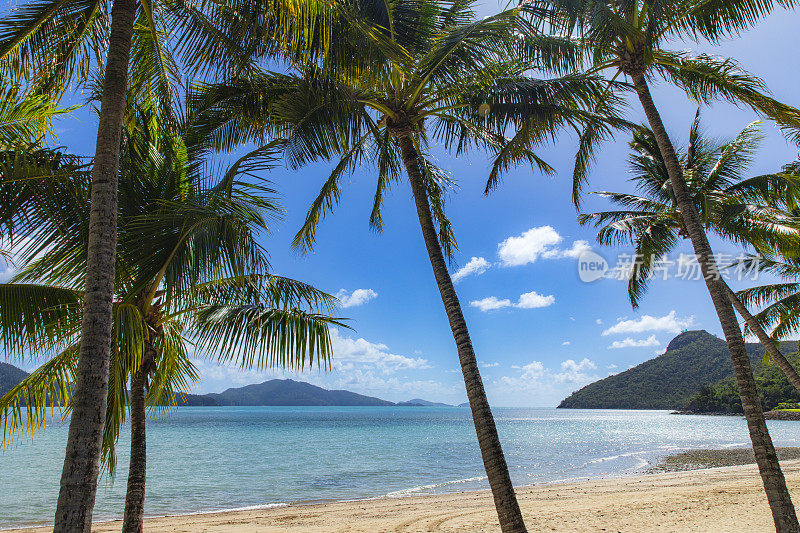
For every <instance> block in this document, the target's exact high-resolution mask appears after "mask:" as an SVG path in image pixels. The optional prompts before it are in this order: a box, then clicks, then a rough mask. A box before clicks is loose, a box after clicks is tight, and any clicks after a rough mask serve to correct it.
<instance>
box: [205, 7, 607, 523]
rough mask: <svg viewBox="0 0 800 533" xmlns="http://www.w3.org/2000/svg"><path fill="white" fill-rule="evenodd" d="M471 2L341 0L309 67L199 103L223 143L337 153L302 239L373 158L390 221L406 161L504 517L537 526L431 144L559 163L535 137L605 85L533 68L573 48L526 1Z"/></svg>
mask: <svg viewBox="0 0 800 533" xmlns="http://www.w3.org/2000/svg"><path fill="white" fill-rule="evenodd" d="M473 6H474V2H472V1H456V2H449V1H445V0H423V1H417V0H414V1H407V0H400V1H397V2H392V3H388V4H384V3H377V4H376V3H372V2H359V1H355V0H354V1H352V2H347V3H343V4H341V6H340V10H339V13H340V16H341V19H340V20H341V21H343V22H342V23H341V26H340V27H338V29H337V32H339V33H337V35H340V37H341V38H340V39H339V40H338V41H337V43H336V46H335V47H332V48H331V50H329V52H328V54H326V56H325V57H324V58H323V61H321V62H319V63H315V64H313V65H305V66H303V65H297V66H296V69H295V72H297V73H295V72H290V73H289V74H277V73H269V72H263V73H260V74H257V73H253V74H252V75H250V76H248V77H246V78H236V79H233V80H231V81H230V82H228V83H225V84H220V85H214V86H203V87H200V88H199V90H198V92H197V94H196V95H195V97H194V107H195V109H196V110H197V112H198V113H199V114H200V115H201V116H205V117H208V118H207V120H208V122H209V124H210V126H209V127H208V128H206V131H205V137H206V138H207V139H208V141H207V142H208V143H210V144H211V145H213V146H215V147H218V148H230V145H228V144H226V140H225V139H230V132H231V131H232V130H234V131H238V132H240V134H239V140H240V141H241V140H245V139H248V138H250V139H253V138H254V139H261V138H264V137H267V136H268V135H270V134H272V135H277V136H279V137H281V138H285V139H286V142H287V148H286V153H287V156H288V159H289V162H290V163H291V164H293V165H302V164H305V163H307V162H309V161H313V160H319V159H323V160H332V161H336V165H335V167H334V169H333V171H332V173H331V175H330V176H329V177H328V179H327V181H326V182H325V184H324V185H323V187H322V190H321V191H320V193H319V195H318V196H317V198H316V200H315V201H314V202H313V204H312V206H311V208H310V209H309V211H308V214H307V217H306V220H305V223H304V224H303V226H302V228H301V229H300V231H299V232H298V233H297V235H296V236H295V240H294V243H295V246H297V247H298V248H301V249H304V250H308V249H310V248H312V247H313V245H314V243H315V232H316V229H317V227H318V225H319V224H320V222H321V220H322V218H323V217H324V216H325V214H326V213H328V212H329V211H332V210H333V209H334V207H335V205H336V204H337V203H338V200H339V197H340V194H341V190H340V181H341V179H342V177H343V176H346V175H348V174H350V173H352V172H354V171H355V170H356V169H357V168H360V166H361V165H362V164H369V163H372V164H374V168H375V169H376V177H377V185H376V192H375V197H374V202H373V207H372V213H371V216H370V220H369V222H370V225H371V226H372V227H373V228H374V229H376V230H380V229H381V228H382V227H383V224H384V222H383V219H382V216H381V205H382V201H383V198H384V196H385V194H386V193H387V192H388V190H389V187H390V186H391V185H392V184H394V183H396V182H399V181H400V180H401V178H402V171H403V170H405V173H406V175H407V177H408V183H409V185H410V188H411V193H412V196H413V199H414V204H415V207H416V212H417V217H418V220H419V224H420V229H421V231H422V237H423V240H424V242H425V247H426V250H427V252H428V257H429V259H430V263H431V267H432V269H433V274H434V278H435V280H436V283H437V285H438V288H439V292H440V295H441V298H442V303H443V304H444V308H445V312H446V314H447V318H448V320H449V323H450V327H451V330H452V334H453V338H454V340H455V344H456V348H457V351H458V357H459V362H460V364H461V370H462V373H463V377H464V383H465V386H466V391H467V397H468V399H469V404H470V408H471V411H472V417H473V421H474V425H475V431H476V433H477V437H478V444H479V447H480V450H481V455H482V458H483V463H484V468H485V470H486V474H487V477H488V480H489V484H490V486H491V489H492V494H493V496H494V501H495V506H496V508H497V513H498V517H499V522H500V525H501V528H502V530H503V531H505V532H510V531H515V532H516V531H524V530H525V525H524V522H523V517H522V514H521V512H520V509H519V505H518V503H517V499H516V496H515V493H514V488H513V486H512V483H511V478H510V476H509V472H508V467H507V465H506V461H505V457H504V455H503V451H502V447H501V445H500V440H499V437H498V433H497V429H496V426H495V422H494V418H493V416H492V412H491V409H490V406H489V403H488V401H487V398H486V393H485V391H484V387H483V382H482V380H481V377H480V372H479V370H478V365H477V362H476V357H475V353H474V350H473V346H472V341H471V339H470V336H469V331H468V328H467V323H466V320H465V319H464V316H463V312H462V308H461V305H460V303H459V300H458V296H457V295H456V291H455V289H454V287H453V282H452V280H451V278H450V275H449V273H448V259H449V258H450V256H451V254H452V253H453V251H454V250H455V249H456V242H455V240H454V234H453V228H452V227H451V225H450V222H449V221H448V219H447V217H446V214H445V209H444V200H445V195H446V193H447V189H448V187H449V184H450V178H449V176H447V175H446V174H445V173H443V172H442V171H441V170H440V169H438V168H437V167H436V166H435V165H434V164H433V163H432V162H431V158H430V156H429V151H430V149H431V147H432V145H433V144H434V143H437V144H440V145H441V146H443V147H444V148H445V149H447V150H450V151H452V152H454V153H455V154H461V153H462V152H464V151H466V150H468V149H470V148H482V149H488V150H490V151H491V152H492V153H493V155H494V160H493V163H492V170H491V174H490V179H491V180H492V182H496V181H497V180H498V179H499V177H500V174H501V173H502V172H503V171H504V170H505V169H506V168H508V167H509V166H512V165H514V164H516V163H518V162H520V161H523V162H526V163H529V164H532V165H533V166H535V167H538V168H539V169H541V170H543V171H545V172H549V171H551V170H552V169H551V168H550V167H549V166H548V165H547V163H546V162H544V161H543V160H542V159H541V158H540V157H539V156H538V155H537V154H536V153H535V152H533V151H532V150H531V149H529V148H528V146H530V145H531V144H533V143H535V142H536V141H540V140H542V139H545V138H548V137H550V136H552V135H553V134H554V132H555V131H557V130H558V128H559V127H562V126H572V127H575V128H579V127H580V128H582V127H583V124H584V122H585V121H595V120H600V116H599V115H598V114H595V113H592V112H591V111H590V110H591V109H592V108H593V107H594V106H595V105H597V102H598V101H599V99H600V98H601V96H602V95H603V94H604V91H605V86H604V85H602V84H600V83H598V80H597V79H595V78H593V77H588V76H580V75H569V76H564V77H560V78H554V79H537V78H534V77H532V76H531V75H530V70H529V69H530V68H531V65H532V64H533V63H534V62H535V63H536V64H548V63H549V62H551V61H553V62H555V61H566V62H568V61H569V56H568V55H565V56H564V57H563V58H562V57H559V55H558V54H557V53H553V52H552V51H551V50H550V49H548V48H546V47H544V46H541V43H542V42H546V41H547V37H546V36H541V35H535V34H533V33H531V32H529V31H528V29H529V28H528V27H527V26H526V24H524V21H523V20H522V19H521V18H520V17H519V10H517V9H510V10H507V11H503V12H501V13H499V14H497V15H494V16H490V17H486V18H483V19H476V17H475V13H474V11H473ZM517 56H519V57H520V59H517V58H516V57H517ZM511 129H513V130H514V135H513V137H512V138H511V139H508V138H506V137H505V133H506V131H507V130H511ZM222 136H224V138H223V137H222Z"/></svg>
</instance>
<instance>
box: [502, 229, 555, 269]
mask: <svg viewBox="0 0 800 533" xmlns="http://www.w3.org/2000/svg"><path fill="white" fill-rule="evenodd" d="M561 240H562V237H561V235H559V234H558V232H557V231H556V230H555V229H553V227H552V226H540V227H537V228H531V229H529V230H528V231H526V232H525V233H523V234H522V235H519V236H517V237H509V238H507V239H506V240H504V241H503V242H501V243H500V244H498V245H497V254H498V255H499V256H500V260H501V261H503V264H504V265H505V266H522V265H527V264H528V263H533V262H535V261H536V260H537V259H538V258H539V256H541V255H542V254H543V253H545V252H546V251H548V250H549V249H551V247H553V246H555V245H556V244H558V243H560V242H561Z"/></svg>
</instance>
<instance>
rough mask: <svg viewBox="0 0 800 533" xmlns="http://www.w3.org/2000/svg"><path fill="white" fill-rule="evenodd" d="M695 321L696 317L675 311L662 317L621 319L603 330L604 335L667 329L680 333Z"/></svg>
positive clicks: (644, 316) (647, 316)
mask: <svg viewBox="0 0 800 533" xmlns="http://www.w3.org/2000/svg"><path fill="white" fill-rule="evenodd" d="M693 323H694V317H693V316H690V317H687V318H678V316H677V315H676V314H675V311H674V310H672V311H670V312H669V314H667V315H664V316H662V317H655V316H650V315H642V317H641V318H639V319H632V320H619V321H618V322H617V323H616V324H614V325H613V326H611V327H610V328H608V329H607V330H605V331H603V335H617V334H624V333H643V332H645V331H667V332H669V333H680V332H681V331H683V330H684V329H686V328H688V327H689V326H691V325H692V324H693Z"/></svg>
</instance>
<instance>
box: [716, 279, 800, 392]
mask: <svg viewBox="0 0 800 533" xmlns="http://www.w3.org/2000/svg"><path fill="white" fill-rule="evenodd" d="M725 292H726V293H727V295H728V299H729V300H730V301H731V304H732V305H733V308H734V309H736V312H737V313H739V315H740V316H741V317H742V318H743V319H744V321H745V322H746V323H747V327H748V328H750V331H752V332H753V333H755V334H756V337H758V342H760V343H761V345H762V346H763V347H764V348H765V349H766V350H767V353H768V354H769V356H770V357H771V358H772V360H773V361H774V362H775V364H776V365H778V368H780V369H781V371H782V372H783V373H784V374H785V375H786V377H787V378H788V379H789V382H790V383H791V384H792V386H794V388H795V390H796V391H797V392H798V393H800V375H799V374H798V373H797V370H795V369H794V367H793V366H792V364H791V363H790V362H789V361H788V360H787V359H786V357H784V356H783V354H782V353H781V351H780V350H779V349H778V345H777V344H776V343H775V341H774V340H772V337H770V336H769V335H767V332H766V331H764V328H762V327H761V324H759V323H758V320H756V317H754V316H753V315H752V314H750V311H749V310H748V309H747V307H746V306H745V305H744V304H743V303H742V302H741V300H739V298H738V297H737V296H736V293H734V292H733V291H732V290H731V288H730V287H728V284H727V283H725Z"/></svg>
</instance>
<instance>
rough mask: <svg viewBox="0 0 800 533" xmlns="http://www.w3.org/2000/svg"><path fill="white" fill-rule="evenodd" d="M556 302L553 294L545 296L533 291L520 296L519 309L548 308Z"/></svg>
mask: <svg viewBox="0 0 800 533" xmlns="http://www.w3.org/2000/svg"><path fill="white" fill-rule="evenodd" d="M555 302H556V297H555V296H553V295H552V294H550V295H547V296H543V295H541V294H539V293H537V292H536V291H531V292H526V293H525V294H521V295H520V297H519V303H517V307H519V308H520V309H537V308H539V307H548V306H550V305H553V304H554V303H555Z"/></svg>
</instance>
